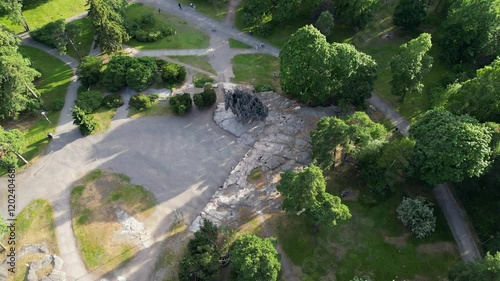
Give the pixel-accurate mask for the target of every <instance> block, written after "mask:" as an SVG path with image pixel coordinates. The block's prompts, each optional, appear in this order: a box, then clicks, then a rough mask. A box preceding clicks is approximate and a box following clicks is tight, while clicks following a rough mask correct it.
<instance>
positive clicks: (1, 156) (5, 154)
mask: <svg viewBox="0 0 500 281" xmlns="http://www.w3.org/2000/svg"><path fill="white" fill-rule="evenodd" d="M23 148H24V136H23V134H22V133H21V132H20V131H19V130H17V129H13V130H9V131H6V130H4V128H3V127H2V126H0V165H1V166H3V167H5V168H17V162H18V159H21V160H22V161H23V162H24V163H25V164H28V161H26V159H24V158H23V157H22V156H21V154H20V152H21V149H23Z"/></svg>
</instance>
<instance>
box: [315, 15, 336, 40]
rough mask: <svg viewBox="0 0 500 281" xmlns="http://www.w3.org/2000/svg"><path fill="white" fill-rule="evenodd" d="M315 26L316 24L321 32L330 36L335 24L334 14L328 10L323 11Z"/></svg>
mask: <svg viewBox="0 0 500 281" xmlns="http://www.w3.org/2000/svg"><path fill="white" fill-rule="evenodd" d="M314 26H316V28H317V29H318V30H319V31H320V32H321V34H323V35H325V36H329V35H330V33H331V32H332V30H333V27H334V26H335V23H334V22H333V15H332V14H331V13H330V12H328V11H324V12H322V13H321V15H319V18H318V20H317V21H316V23H315V24H314Z"/></svg>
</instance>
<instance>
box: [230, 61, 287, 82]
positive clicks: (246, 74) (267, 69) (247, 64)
mask: <svg viewBox="0 0 500 281" xmlns="http://www.w3.org/2000/svg"><path fill="white" fill-rule="evenodd" d="M275 71H276V72H279V59H278V58H276V57H273V56H271V55H261V54H245V55H237V56H235V57H234V58H233V72H234V79H233V81H234V82H237V83H248V84H251V85H256V84H259V83H266V84H271V85H273V86H274V87H275V88H277V87H279V80H278V79H276V78H274V77H273V72H275Z"/></svg>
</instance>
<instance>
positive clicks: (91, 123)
mask: <svg viewBox="0 0 500 281" xmlns="http://www.w3.org/2000/svg"><path fill="white" fill-rule="evenodd" d="M97 126H98V124H97V122H96V121H95V120H94V117H92V116H90V115H85V116H84V117H83V122H82V123H81V124H80V126H79V128H80V132H81V133H82V135H84V136H88V135H90V134H92V132H94V131H95V129H97Z"/></svg>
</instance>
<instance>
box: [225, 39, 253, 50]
mask: <svg viewBox="0 0 500 281" xmlns="http://www.w3.org/2000/svg"><path fill="white" fill-rule="evenodd" d="M229 48H232V49H252V46H249V45H247V44H245V43H243V42H241V41H238V40H236V39H233V38H229Z"/></svg>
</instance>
